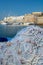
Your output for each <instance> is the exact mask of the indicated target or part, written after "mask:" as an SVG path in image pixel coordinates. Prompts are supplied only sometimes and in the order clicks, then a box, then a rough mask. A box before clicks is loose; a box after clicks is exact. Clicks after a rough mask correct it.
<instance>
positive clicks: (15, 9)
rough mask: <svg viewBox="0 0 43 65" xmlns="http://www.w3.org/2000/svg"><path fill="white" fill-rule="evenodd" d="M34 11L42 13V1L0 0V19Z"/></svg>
mask: <svg viewBox="0 0 43 65" xmlns="http://www.w3.org/2000/svg"><path fill="white" fill-rule="evenodd" d="M34 11H35V12H36V11H39V12H40V11H42V12H43V0H0V19H3V18H4V17H5V16H11V15H12V16H14V15H24V14H26V13H31V12H34Z"/></svg>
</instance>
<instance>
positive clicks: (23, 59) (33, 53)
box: [0, 25, 43, 65]
mask: <svg viewBox="0 0 43 65" xmlns="http://www.w3.org/2000/svg"><path fill="white" fill-rule="evenodd" d="M0 65H43V28H40V27H39V26H34V25H31V26H28V27H26V28H24V29H22V30H21V31H20V32H18V33H17V35H16V36H15V37H14V38H13V39H12V40H11V41H9V42H7V43H3V44H2V43H0Z"/></svg>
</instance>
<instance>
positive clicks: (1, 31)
mask: <svg viewBox="0 0 43 65" xmlns="http://www.w3.org/2000/svg"><path fill="white" fill-rule="evenodd" d="M28 26H29V25H28ZM38 26H40V27H42V28H43V25H38ZM25 27H27V26H26V25H25V26H24V25H2V24H0V38H7V39H8V41H9V40H11V39H12V38H13V37H14V36H15V35H16V34H17V33H18V32H19V31H20V30H22V29H23V28H25Z"/></svg>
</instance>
